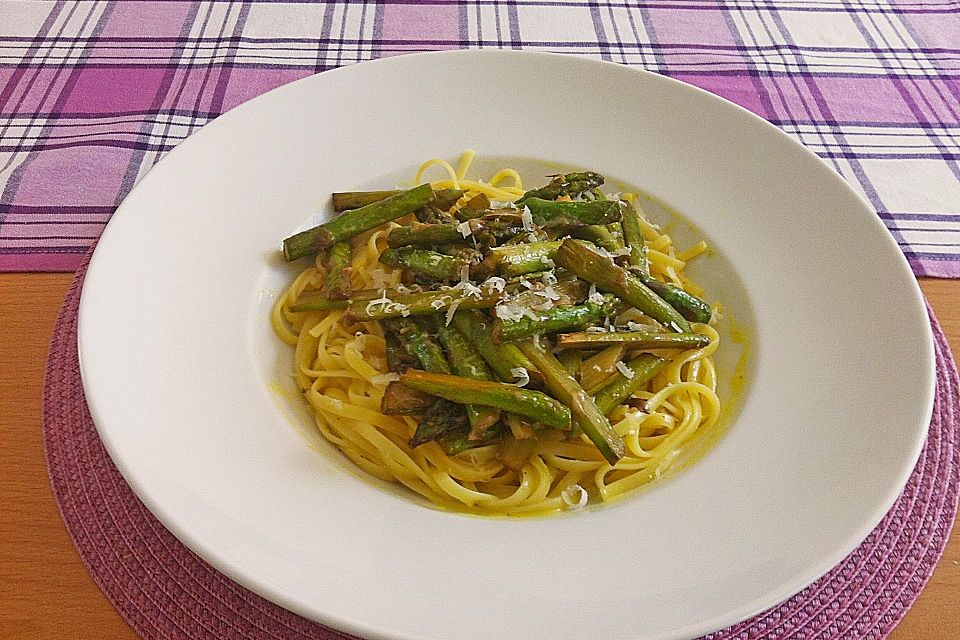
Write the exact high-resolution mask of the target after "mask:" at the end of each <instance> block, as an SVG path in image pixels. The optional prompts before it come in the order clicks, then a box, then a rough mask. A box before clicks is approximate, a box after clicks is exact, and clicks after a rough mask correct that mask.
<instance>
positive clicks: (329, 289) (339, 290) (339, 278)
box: [323, 242, 353, 300]
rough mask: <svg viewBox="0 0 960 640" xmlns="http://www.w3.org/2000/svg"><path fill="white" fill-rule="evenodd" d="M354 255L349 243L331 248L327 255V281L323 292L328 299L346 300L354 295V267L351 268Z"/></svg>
mask: <svg viewBox="0 0 960 640" xmlns="http://www.w3.org/2000/svg"><path fill="white" fill-rule="evenodd" d="M352 254H353V251H352V248H351V247H350V243H349V242H338V243H337V244H335V245H333V246H332V247H330V253H329V255H327V279H326V282H324V283H323V292H324V293H325V294H326V296H327V298H328V299H330V300H346V299H348V298H349V297H350V294H351V293H352V289H351V286H350V276H351V274H352V273H353V267H351V266H350V261H351V258H352V257H353V256H352Z"/></svg>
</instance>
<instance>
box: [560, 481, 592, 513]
mask: <svg viewBox="0 0 960 640" xmlns="http://www.w3.org/2000/svg"><path fill="white" fill-rule="evenodd" d="M560 499H561V500H563V503H564V504H565V505H567V508H568V509H570V510H571V511H573V510H574V509H582V508H583V507H585V506H587V502H588V501H589V500H590V495H589V494H588V493H587V490H586V489H584V488H583V487H581V486H580V485H578V484H572V485H570V486H569V487H567V488H566V489H564V490H563V491H561V492H560Z"/></svg>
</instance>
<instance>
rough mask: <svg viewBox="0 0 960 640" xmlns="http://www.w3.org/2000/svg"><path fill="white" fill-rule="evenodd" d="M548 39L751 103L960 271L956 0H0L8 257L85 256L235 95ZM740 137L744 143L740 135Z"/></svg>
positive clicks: (0, 138)
mask: <svg viewBox="0 0 960 640" xmlns="http://www.w3.org/2000/svg"><path fill="white" fill-rule="evenodd" d="M466 47H506V48H525V49H542V50H547V51H559V52H566V53H571V54H578V55H587V56H591V57H597V58H602V59H605V60H612V61H615V62H620V63H623V64H628V65H633V66H637V67H643V68H645V69H649V70H651V71H655V72H657V73H662V74H665V75H669V76H671V77H674V78H678V79H680V80H684V81H686V82H689V83H692V84H695V85H697V86H700V87H703V88H704V89H707V90H709V91H712V92H714V93H717V94H719V95H721V96H724V97H726V98H729V99H730V100H732V101H734V102H737V103H739V104H741V105H743V106H744V107H746V108H748V109H750V110H752V111H753V112H755V113H757V114H759V115H760V116H762V117H764V118H766V119H767V120H769V121H771V122H773V123H774V124H776V125H777V126H779V127H781V128H783V129H784V130H785V131H787V132H788V133H790V134H791V135H793V136H794V137H796V138H797V139H798V140H800V141H802V142H803V143H804V144H806V145H808V146H809V147H810V148H811V149H813V151H815V152H816V153H818V154H820V156H821V157H823V158H824V159H826V161H827V162H828V163H830V165H831V166H833V167H834V168H835V169H836V170H837V171H838V172H839V173H840V174H842V175H843V176H844V177H845V178H846V179H847V180H849V181H850V182H851V183H852V184H853V185H855V186H856V187H857V188H858V189H860V190H861V192H862V193H863V194H864V195H865V196H866V197H867V199H868V200H869V201H870V202H871V203H872V204H873V206H874V208H875V209H876V210H877V212H878V214H879V215H880V217H881V218H882V219H883V220H884V222H885V223H886V224H887V226H888V227H889V229H890V230H891V232H892V233H893V235H894V236H895V237H896V239H897V241H898V242H899V243H900V246H901V247H902V248H903V251H904V253H905V254H906V255H907V257H908V258H909V259H910V262H911V263H912V265H913V267H914V270H915V272H916V273H917V274H918V275H934V276H945V277H960V164H958V160H960V2H956V1H949V0H644V1H642V2H628V1H625V0H608V1H596V2H586V1H583V0H549V1H544V0H510V1H506V0H503V1H498V0H476V1H470V2H468V1H466V0H434V1H433V2H417V1H415V0H401V1H393V2H391V1H383V2H316V3H315V2H296V1H291V2H232V1H219V2H179V1H163V2H160V1H158V2H136V1H125V2H97V1H88V2H20V1H10V0H6V1H3V2H0V87H2V89H0V190H2V193H0V270H8V271H9V270H36V271H55V270H72V269H74V268H75V267H76V266H77V265H78V263H79V261H80V258H81V256H82V254H83V253H84V251H85V250H86V249H87V248H88V247H89V245H90V244H91V243H92V242H93V241H94V240H95V239H96V237H97V235H98V234H99V233H100V231H101V229H102V228H103V225H104V224H105V223H106V222H107V220H108V219H109V217H110V214H111V213H112V212H113V211H114V209H115V207H116V206H117V204H119V202H120V201H121V200H122V199H123V198H124V196H125V195H126V194H127V192H128V191H129V190H130V188H131V187H132V186H133V185H134V184H135V183H136V182H137V180H138V179H139V178H141V177H142V176H143V175H144V173H145V172H146V171H147V170H148V169H149V168H150V167H151V166H152V165H153V164H154V163H155V162H156V161H157V160H158V159H159V158H160V157H161V156H162V155H163V154H164V153H165V152H167V151H168V150H170V149H171V148H173V147H174V146H176V144H177V143H178V142H180V141H181V140H183V139H184V138H185V137H187V136H188V135H189V134H190V133H191V132H193V131H194V130H196V129H197V128H198V127H200V126H201V125H203V124H205V123H206V122H208V121H210V120H211V119H213V118H215V117H216V116H217V115H219V114H220V113H223V112H224V111H226V110H227V109H230V108H231V107H234V106H236V105H237V104H240V103H241V102H243V101H245V100H248V99H250V98H252V97H254V96H256V95H258V94H260V93H263V92H264V91H267V90H268V89H272V88H274V87H276V86H279V85H281V84H284V83H286V82H290V81H292V80H295V79H297V78H301V77H303V76H306V75H310V74H313V73H318V72H321V71H324V70H326V69H331V68H333V67H338V66H341V65H345V64H352V63H355V62H359V61H361V60H367V59H370V58H377V57H382V56H388V55H395V54H399V53H405V52H410V51H427V50H436V49H454V48H466ZM745 142H746V141H745Z"/></svg>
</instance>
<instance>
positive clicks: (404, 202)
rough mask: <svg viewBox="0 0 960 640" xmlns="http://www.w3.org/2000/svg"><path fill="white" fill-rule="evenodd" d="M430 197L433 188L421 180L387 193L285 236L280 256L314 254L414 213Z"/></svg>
mask: <svg viewBox="0 0 960 640" xmlns="http://www.w3.org/2000/svg"><path fill="white" fill-rule="evenodd" d="M433 199H434V193H433V189H432V188H431V187H430V185H429V184H423V185H420V186H419V187H415V188H413V189H410V190H409V191H403V192H401V193H398V194H396V195H394V196H390V197H389V198H386V199H385V200H379V201H377V202H373V203H371V204H368V205H366V206H364V207H360V208H359V209H352V210H350V211H348V212H346V213H343V214H341V215H340V216H338V217H336V218H334V219H333V220H331V221H330V222H325V223H323V224H321V225H319V226H316V227H314V228H312V229H309V230H307V231H302V232H300V233H298V234H296V235H293V236H290V237H289V238H287V239H286V240H284V241H283V257H284V258H285V259H286V260H287V262H292V261H293V260H297V259H298V258H303V257H304V256H309V255H313V254H315V253H317V252H318V251H321V250H323V249H326V248H328V247H331V246H333V245H334V244H336V243H338V242H343V241H345V240H349V239H350V238H352V237H353V236H355V235H358V234H361V233H363V232H364V231H369V230H370V229H373V228H374V227H377V226H379V225H381V224H383V223H385V222H390V221H391V220H396V219H397V218H400V217H402V216H405V215H407V214H408V213H413V212H414V211H416V210H417V209H419V208H420V207H423V206H424V205H426V204H427V203H429V202H430V201H432V200H433Z"/></svg>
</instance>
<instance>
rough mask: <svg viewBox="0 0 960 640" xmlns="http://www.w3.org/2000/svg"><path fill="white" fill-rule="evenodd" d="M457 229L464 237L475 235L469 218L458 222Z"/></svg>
mask: <svg viewBox="0 0 960 640" xmlns="http://www.w3.org/2000/svg"><path fill="white" fill-rule="evenodd" d="M457 231H459V232H460V235H462V236H463V237H464V238H466V237H467V236H471V235H473V229H471V228H470V221H469V220H464V221H463V222H461V223H460V224H458V225H457Z"/></svg>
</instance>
